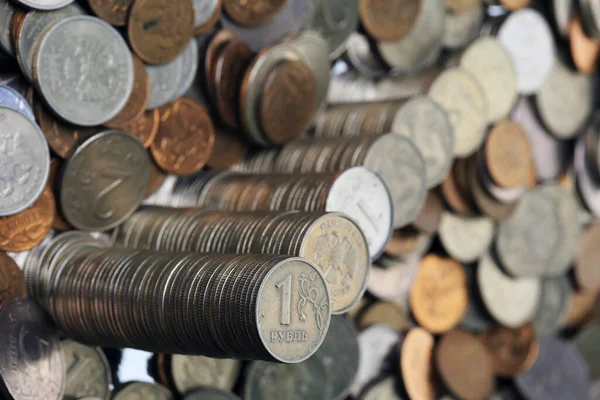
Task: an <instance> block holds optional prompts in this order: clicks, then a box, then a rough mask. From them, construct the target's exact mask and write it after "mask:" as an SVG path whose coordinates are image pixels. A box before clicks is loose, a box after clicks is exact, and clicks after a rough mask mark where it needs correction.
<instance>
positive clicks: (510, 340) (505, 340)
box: [480, 324, 539, 377]
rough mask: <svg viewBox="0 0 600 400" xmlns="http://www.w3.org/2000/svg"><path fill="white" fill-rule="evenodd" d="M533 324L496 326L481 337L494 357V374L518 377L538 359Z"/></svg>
mask: <svg viewBox="0 0 600 400" xmlns="http://www.w3.org/2000/svg"><path fill="white" fill-rule="evenodd" d="M535 334H536V331H535V330H534V328H533V327H532V326H531V324H526V325H522V326H520V327H517V328H506V327H503V326H495V327H494V328H493V329H491V330H489V331H487V332H485V333H483V334H482V335H481V336H480V337H481V340H482V341H483V344H484V345H485V346H486V347H487V350H488V352H489V354H490V355H491V356H492V361H493V366H494V373H495V374H496V375H500V376H506V377H511V376H516V375H519V374H522V373H523V372H525V371H527V370H528V369H529V368H531V366H532V365H533V363H534V362H535V359H536V358H537V354H538V350H539V344H538V341H537V339H536V336H535Z"/></svg>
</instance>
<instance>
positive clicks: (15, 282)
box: [0, 252, 27, 308]
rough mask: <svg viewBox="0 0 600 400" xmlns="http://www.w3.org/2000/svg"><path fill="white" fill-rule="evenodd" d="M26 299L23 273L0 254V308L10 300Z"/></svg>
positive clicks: (10, 260) (6, 257)
mask: <svg viewBox="0 0 600 400" xmlns="http://www.w3.org/2000/svg"><path fill="white" fill-rule="evenodd" d="M26 297H27V286H26V284H25V278H24V277H23V272H21V270H20V269H19V266H18V265H17V264H16V263H15V261H14V260H13V259H12V258H11V257H9V256H8V255H6V253H4V252H0V308H1V307H2V305H3V304H4V303H6V302H7V301H8V300H10V299H13V298H26Z"/></svg>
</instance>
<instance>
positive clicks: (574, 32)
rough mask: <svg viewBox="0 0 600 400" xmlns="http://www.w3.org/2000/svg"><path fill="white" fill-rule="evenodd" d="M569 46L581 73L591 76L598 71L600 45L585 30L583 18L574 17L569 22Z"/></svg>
mask: <svg viewBox="0 0 600 400" xmlns="http://www.w3.org/2000/svg"><path fill="white" fill-rule="evenodd" d="M569 45H570V48H571V57H572V58H573V62H574V63H575V67H577V69H578V70H579V71H580V72H583V73H586V74H590V73H592V72H594V71H595V70H596V64H597V63H598V55H599V53H600V45H599V44H598V40H597V39H594V38H590V37H589V36H588V35H587V34H586V33H585V30H584V29H583V25H582V22H581V18H580V17H579V16H577V15H576V16H573V17H572V18H571V20H570V21H569Z"/></svg>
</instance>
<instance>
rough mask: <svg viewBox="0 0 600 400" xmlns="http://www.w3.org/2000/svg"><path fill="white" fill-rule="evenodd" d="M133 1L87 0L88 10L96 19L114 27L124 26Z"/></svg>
mask: <svg viewBox="0 0 600 400" xmlns="http://www.w3.org/2000/svg"><path fill="white" fill-rule="evenodd" d="M133 1H134V0H89V1H88V4H89V5H90V8H91V9H92V11H93V12H94V14H96V15H97V16H98V17H100V18H102V19H103V20H105V21H106V22H108V23H109V24H111V25H115V26H125V24H126V23H127V15H129V9H130V8H131V5H132V4H133Z"/></svg>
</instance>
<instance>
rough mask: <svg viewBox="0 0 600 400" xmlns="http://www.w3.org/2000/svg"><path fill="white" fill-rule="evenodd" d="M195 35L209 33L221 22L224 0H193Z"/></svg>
mask: <svg viewBox="0 0 600 400" xmlns="http://www.w3.org/2000/svg"><path fill="white" fill-rule="evenodd" d="M193 3H194V17H195V19H194V26H195V27H194V35H201V34H203V33H207V32H209V31H210V30H212V28H213V27H214V26H215V25H216V23H217V22H219V17H220V16H221V7H222V6H223V1H222V0H193Z"/></svg>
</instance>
